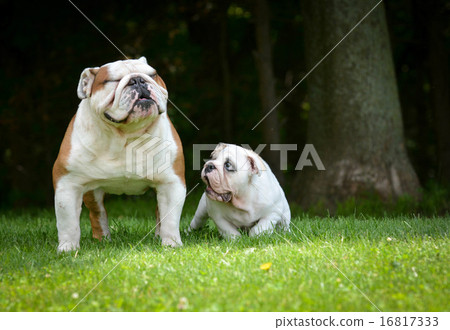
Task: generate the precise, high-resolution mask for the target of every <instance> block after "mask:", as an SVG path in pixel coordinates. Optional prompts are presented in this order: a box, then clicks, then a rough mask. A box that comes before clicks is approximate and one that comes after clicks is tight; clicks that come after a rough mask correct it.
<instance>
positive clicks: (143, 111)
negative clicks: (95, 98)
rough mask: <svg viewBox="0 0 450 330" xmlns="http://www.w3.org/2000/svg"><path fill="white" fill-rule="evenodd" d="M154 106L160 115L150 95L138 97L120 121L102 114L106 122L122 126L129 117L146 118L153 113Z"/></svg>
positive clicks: (158, 108)
mask: <svg viewBox="0 0 450 330" xmlns="http://www.w3.org/2000/svg"><path fill="white" fill-rule="evenodd" d="M154 105H156V108H157V114H160V113H161V110H160V107H159V105H158V104H157V103H156V101H155V100H154V99H152V98H151V97H150V95H139V97H138V98H137V99H136V100H135V101H134V102H133V104H132V105H131V107H130V109H129V111H128V113H126V115H125V117H123V118H121V119H116V118H114V117H112V116H111V115H110V114H109V113H107V112H104V116H105V118H106V119H107V120H109V121H110V122H112V123H115V124H123V123H126V122H127V120H128V119H129V118H130V116H136V115H137V116H139V117H147V116H148V115H151V114H152V113H154V111H152V109H151V108H152V107H153V106H154Z"/></svg>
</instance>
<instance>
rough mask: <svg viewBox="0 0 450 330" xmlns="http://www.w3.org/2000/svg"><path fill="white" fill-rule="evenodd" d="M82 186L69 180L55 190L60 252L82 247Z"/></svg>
mask: <svg viewBox="0 0 450 330" xmlns="http://www.w3.org/2000/svg"><path fill="white" fill-rule="evenodd" d="M82 194H83V191H82V187H81V186H78V185H71V184H68V183H67V182H66V183H65V184H64V185H58V186H57V188H56V190H55V213H56V227H57V228H58V241H59V245H58V252H64V251H72V250H76V249H78V248H79V247H80V212H81V199H82Z"/></svg>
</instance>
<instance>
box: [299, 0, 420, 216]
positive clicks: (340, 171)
mask: <svg viewBox="0 0 450 330" xmlns="http://www.w3.org/2000/svg"><path fill="white" fill-rule="evenodd" d="M375 4H376V1H371V2H370V3H368V2H366V1H356V2H355V1H353V0H339V1H338V0H330V1H329V0H320V1H306V2H305V4H304V17H305V42H306V44H305V45H306V58H307V62H308V67H313V66H314V65H315V64H317V62H319V61H320V60H321V59H322V58H323V56H324V55H325V54H326V53H327V52H328V51H329V50H330V49H331V48H333V47H334V46H335V45H336V44H337V43H338V42H339V41H340V40H341V39H342V38H343V37H344V35H345V34H346V33H347V32H348V31H350V30H351V29H352V28H353V27H354V26H355V25H356V23H357V22H358V21H359V20H360V19H361V18H363V17H364V15H366V14H367V13H368V12H369V11H370V9H372V8H373V6H374V5H375ZM308 92H309V98H310V101H311V111H310V117H309V122H308V143H312V144H313V145H314V147H315V148H316V150H317V152H318V154H319V156H320V158H321V159H322V161H323V164H324V166H325V168H326V170H325V171H319V170H317V169H316V168H315V167H305V168H304V170H303V171H301V172H299V173H298V175H297V178H296V184H295V186H294V187H293V189H292V192H293V194H294V197H295V198H296V199H297V200H299V201H300V202H301V204H302V205H303V206H305V207H310V206H312V205H315V204H317V203H322V204H323V205H324V206H325V207H327V208H328V209H330V210H331V211H333V210H334V209H335V207H336V205H337V203H339V202H342V201H344V200H346V199H347V198H349V197H354V196H360V195H365V194H372V193H375V194H377V195H378V196H380V197H382V198H383V199H384V200H388V199H391V198H394V199H395V198H396V197H399V196H401V195H404V194H408V195H411V196H414V197H419V196H420V193H419V188H420V185H419V181H418V179H417V176H416V173H415V172H414V169H413V168H412V166H411V164H410V161H409V159H408V156H407V153H406V150H405V145H404V141H403V124H402V117H401V111H400V102H399V97H398V91H397V85H396V78H395V73H394V65H393V59H392V54H391V49H390V44H389V35H388V30H387V24H386V18H385V12H384V6H383V4H381V5H379V6H378V7H377V8H376V9H375V10H374V11H373V12H372V13H371V14H370V15H369V16H368V17H367V18H366V19H365V20H364V21H363V22H362V23H361V24H360V25H359V26H358V27H356V29H355V30H354V31H353V32H352V33H351V34H350V35H349V36H348V37H347V38H346V39H345V40H344V41H343V42H342V43H341V44H340V45H339V46H338V47H337V48H336V49H335V50H334V51H333V52H332V53H331V54H330V55H329V56H328V57H327V58H326V59H325V61H324V62H323V63H321V64H320V65H319V66H318V67H317V69H316V70H315V71H314V72H313V73H312V74H311V76H310V77H309V78H308Z"/></svg>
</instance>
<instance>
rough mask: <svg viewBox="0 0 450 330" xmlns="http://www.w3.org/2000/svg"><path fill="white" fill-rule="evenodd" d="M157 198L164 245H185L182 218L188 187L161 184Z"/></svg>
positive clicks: (173, 183) (177, 183)
mask: <svg viewBox="0 0 450 330" xmlns="http://www.w3.org/2000/svg"><path fill="white" fill-rule="evenodd" d="M156 198H157V200H158V210H159V215H160V220H159V226H160V231H159V235H160V236H161V243H162V245H170V246H173V247H175V246H181V245H183V243H182V242H181V237H180V217H181V211H182V209H183V204H184V199H185V198H186V187H185V186H184V185H183V184H182V183H181V182H172V183H163V184H160V185H158V186H157V188H156Z"/></svg>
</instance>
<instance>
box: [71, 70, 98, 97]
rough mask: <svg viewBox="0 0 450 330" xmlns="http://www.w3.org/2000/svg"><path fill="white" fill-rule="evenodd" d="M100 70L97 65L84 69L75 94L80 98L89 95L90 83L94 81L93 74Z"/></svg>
mask: <svg viewBox="0 0 450 330" xmlns="http://www.w3.org/2000/svg"><path fill="white" fill-rule="evenodd" d="M98 70H100V68H99V67H96V68H87V69H84V70H83V72H82V73H81V77H80V81H79V83H78V89H77V94H78V97H79V98H80V100H82V99H85V98H88V97H90V96H91V91H92V84H93V83H94V79H95V76H96V75H97V73H98Z"/></svg>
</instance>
